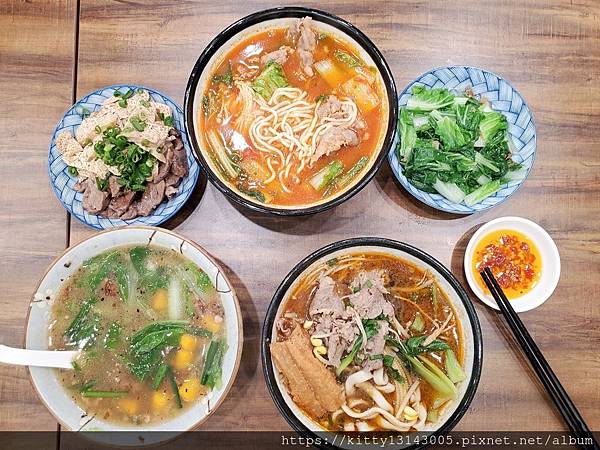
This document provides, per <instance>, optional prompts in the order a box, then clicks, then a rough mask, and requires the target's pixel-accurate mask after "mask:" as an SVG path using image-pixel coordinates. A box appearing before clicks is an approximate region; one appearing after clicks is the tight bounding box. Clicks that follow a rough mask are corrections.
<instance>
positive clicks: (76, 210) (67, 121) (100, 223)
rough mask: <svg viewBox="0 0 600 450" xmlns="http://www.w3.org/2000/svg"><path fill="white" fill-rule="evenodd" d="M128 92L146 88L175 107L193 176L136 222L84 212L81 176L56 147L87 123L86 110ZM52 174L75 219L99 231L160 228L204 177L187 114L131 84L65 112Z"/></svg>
mask: <svg viewBox="0 0 600 450" xmlns="http://www.w3.org/2000/svg"><path fill="white" fill-rule="evenodd" d="M117 89H118V90H120V91H122V92H127V90H128V89H133V90H136V89H144V90H146V91H148V93H149V94H150V97H151V98H152V100H154V101H155V102H160V103H164V104H166V105H169V106H170V107H171V110H172V111H173V126H174V127H175V128H176V129H177V130H178V131H179V132H180V133H181V139H182V140H183V145H184V148H185V152H186V154H187V160H188V166H189V173H188V175H187V176H186V177H184V178H183V180H181V183H180V184H179V192H177V194H176V195H175V196H174V197H173V198H171V199H170V200H168V201H163V202H162V203H161V204H160V205H158V207H157V208H156V209H155V210H154V211H153V212H152V214H151V215H149V216H145V217H136V218H135V219H132V220H121V219H110V218H107V217H100V216H94V215H92V214H89V213H88V212H87V211H84V209H83V204H82V201H83V194H82V193H80V192H78V191H77V190H75V188H74V187H73V186H74V185H75V183H77V177H74V176H71V175H69V173H68V166H67V165H66V164H65V162H64V161H63V160H62V158H61V155H60V152H59V151H58V149H57V148H56V142H55V140H56V136H58V134H59V133H60V132H61V131H63V130H67V131H69V132H70V133H71V134H73V135H75V130H76V129H77V127H78V126H79V125H81V122H83V114H82V113H83V112H84V111H86V109H87V110H88V111H89V112H93V111H96V110H98V109H100V108H101V107H102V102H104V101H105V100H106V99H108V98H110V97H112V96H113V94H114V92H115V91H116V90H117ZM48 174H49V176H50V184H51V185H52V190H53V191H54V193H55V194H56V197H57V198H58V199H59V200H60V202H61V203H62V204H63V206H64V207H65V209H66V210H67V211H69V213H71V215H72V216H73V217H76V218H77V219H79V220H80V221H81V222H83V223H84V224H86V225H89V226H90V227H93V228H96V229H98V230H102V229H107V228H113V227H119V226H123V225H133V224H135V225H149V226H157V225H160V224H161V223H163V222H165V221H167V220H168V219H170V218H171V217H172V216H174V215H175V214H176V213H177V211H179V209H180V208H181V207H182V206H183V205H184V203H185V202H186V201H187V200H188V199H189V198H190V195H191V194H192V192H193V191H194V187H195V186H196V183H197V182H198V177H199V176H200V166H199V165H198V163H197V162H196V160H195V158H194V156H193V153H192V151H191V148H190V143H189V141H188V137H187V134H186V132H185V118H184V115H183V112H182V111H181V109H180V108H179V106H177V104H176V103H175V102H174V101H173V100H171V99H170V98H169V97H167V96H166V95H164V94H161V93H160V92H158V91H155V90H154V89H150V88H147V87H145V86H137V85H130V84H118V85H113V86H108V87H105V88H102V89H98V90H97V91H94V92H91V93H89V94H88V95H86V96H85V97H83V98H81V99H80V100H78V101H77V103H75V104H74V105H73V106H71V108H70V109H69V110H68V111H67V112H66V113H65V115H64V116H63V118H62V119H61V121H60V122H59V124H58V125H57V126H56V129H55V130H54V133H53V135H52V139H51V141H50V147H49V151H48Z"/></svg>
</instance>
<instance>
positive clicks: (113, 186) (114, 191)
mask: <svg viewBox="0 0 600 450" xmlns="http://www.w3.org/2000/svg"><path fill="white" fill-rule="evenodd" d="M121 188H122V186H121V185H120V184H119V182H118V181H117V177H115V176H114V175H111V176H110V177H109V178H108V190H109V192H110V195H111V196H112V197H116V196H117V195H119V194H120V193H121Z"/></svg>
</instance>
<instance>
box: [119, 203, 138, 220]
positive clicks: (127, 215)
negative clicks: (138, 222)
mask: <svg viewBox="0 0 600 450" xmlns="http://www.w3.org/2000/svg"><path fill="white" fill-rule="evenodd" d="M137 216H138V211H137V202H135V203H132V204H131V205H130V206H129V208H128V209H127V211H125V212H124V213H123V215H122V216H121V217H120V219H121V220H131V219H135V218H136V217H137Z"/></svg>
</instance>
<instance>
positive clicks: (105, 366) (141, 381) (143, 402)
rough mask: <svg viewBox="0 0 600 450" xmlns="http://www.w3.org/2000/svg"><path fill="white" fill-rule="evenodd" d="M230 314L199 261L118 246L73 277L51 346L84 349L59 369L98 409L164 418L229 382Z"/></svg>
mask: <svg viewBox="0 0 600 450" xmlns="http://www.w3.org/2000/svg"><path fill="white" fill-rule="evenodd" d="M224 318H225V315H224V310H223V305H222V303H221V300H220V297H219V295H218V294H217V291H216V289H215V287H214V285H213V284H212V282H211V280H210V278H209V276H208V275H207V274H206V273H205V272H203V271H202V270H201V269H200V268H199V267H198V266H197V265H195V264H194V263H193V262H191V261H189V260H188V259H186V258H185V257H183V256H182V255H181V254H179V253H178V252H176V251H174V250H171V249H167V248H163V247H159V246H154V245H150V246H136V247H119V248H115V249H112V250H109V251H106V252H104V253H102V254H100V255H98V256H95V257H93V258H91V259H89V260H87V261H85V262H84V264H83V265H82V266H81V267H80V268H79V269H78V270H77V272H76V273H75V274H74V275H73V276H71V277H70V278H69V279H68V280H67V281H66V282H65V284H64V286H63V287H62V289H61V291H60V292H59V294H58V296H57V298H56V300H55V302H54V304H53V307H52V320H51V325H50V330H49V339H50V348H52V349H56V350H73V349H81V350H82V352H81V354H80V356H79V357H78V358H77V359H76V360H75V361H74V362H73V370H59V371H58V372H59V373H58V376H59V380H60V381H61V383H62V384H63V385H64V387H65V389H66V390H67V391H68V392H69V393H70V395H71V396H72V398H73V400H74V401H75V402H76V403H77V404H78V405H79V406H80V407H81V408H82V409H83V410H85V411H86V413H87V414H88V415H89V416H95V417H97V418H98V419H101V420H104V421H110V422H117V423H121V424H130V423H135V424H145V423H155V422H160V421H162V420H165V419H168V418H171V417H173V416H175V415H177V414H179V413H180V412H181V411H183V410H185V409H186V408H188V407H189V406H190V405H192V404H194V403H195V402H198V401H200V400H201V399H202V398H204V397H206V396H207V395H208V394H209V393H210V391H211V390H212V389H213V388H219V387H220V385H221V368H222V361H223V355H224V353H225V351H226V348H227V343H226V338H225V331H224V330H225V324H224Z"/></svg>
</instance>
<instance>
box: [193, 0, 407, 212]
mask: <svg viewBox="0 0 600 450" xmlns="http://www.w3.org/2000/svg"><path fill="white" fill-rule="evenodd" d="M304 16H310V17H311V18H313V19H316V20H317V21H320V22H324V23H326V24H328V25H331V26H333V27H335V28H337V29H338V30H340V31H342V32H344V33H345V34H347V35H348V36H350V37H351V38H353V39H354V40H355V41H356V42H357V43H358V44H359V45H360V46H361V47H362V49H363V50H364V51H366V52H367V53H368V54H369V56H370V57H371V58H372V59H373V62H374V63H375V65H376V66H377V69H378V70H379V73H380V74H381V77H382V79H383V84H384V88H385V89H384V90H385V94H386V95H387V97H388V103H389V108H388V109H389V111H388V121H387V122H388V123H387V125H388V128H387V131H386V134H385V137H384V139H383V142H382V144H381V148H380V149H379V154H378V155H377V157H376V158H375V161H374V162H373V164H372V166H371V167H370V169H369V170H368V171H367V172H366V173H365V174H364V175H363V176H362V178H361V179H360V180H359V181H358V182H357V183H356V184H355V185H354V186H352V187H351V188H350V189H348V190H347V191H345V192H343V193H342V194H341V195H338V196H334V197H332V198H331V199H329V200H328V201H326V202H324V203H321V204H319V205H314V206H311V207H304V208H303V207H293V208H285V209H284V208H280V207H273V206H267V205H263V204H260V203H258V202H257V203H255V202H253V201H251V200H249V199H247V198H245V197H242V196H241V195H239V194H238V193H237V192H236V191H235V190H234V189H232V188H231V187H229V186H228V185H227V184H226V183H225V182H223V180H221V178H220V177H219V176H218V175H217V174H215V173H214V172H213V170H212V169H211V168H210V165H209V164H208V162H207V161H206V159H205V157H204V155H203V150H202V149H201V146H200V144H199V142H198V140H197V139H196V125H195V123H194V100H195V97H196V90H197V87H198V83H199V81H200V77H201V75H202V73H203V70H204V69H205V67H206V64H207V63H208V61H209V60H210V58H211V57H212V56H214V55H215V53H216V52H217V51H218V50H219V49H220V48H221V47H222V46H223V45H224V44H226V42H227V41H228V40H229V39H230V38H232V37H233V36H235V35H236V34H238V33H240V32H242V31H244V30H245V29H247V28H248V27H250V26H252V25H256V24H259V23H262V22H266V21H269V20H274V19H280V18H288V17H298V18H300V17H304ZM183 110H184V115H185V128H186V132H187V134H188V139H189V140H190V144H191V147H192V153H193V154H194V156H195V158H196V160H197V161H198V163H199V164H200V166H201V167H202V168H203V169H204V172H205V173H206V174H207V177H208V179H209V180H210V182H211V183H212V184H213V185H214V186H216V188H217V189H218V190H219V191H221V192H222V193H223V194H225V196H226V197H227V198H229V199H230V200H233V201H234V202H236V203H238V204H239V205H242V206H244V207H246V208H249V209H251V210H253V211H258V212H262V213H267V214H274V215H279V216H301V215H308V214H315V213H318V212H322V211H325V210H328V209H330V208H333V207H335V206H338V205H340V204H341V203H343V202H345V201H346V200H348V199H350V198H351V197H353V196H354V195H356V194H357V193H358V192H359V191H360V190H362V189H363V188H364V187H365V186H366V185H367V184H368V183H369V182H370V181H371V179H372V178H373V177H374V176H375V174H376V173H377V171H378V170H379V168H380V167H381V165H382V164H383V162H384V160H385V159H386V156H387V154H388V152H389V148H391V146H392V144H393V142H394V137H395V134H396V123H397V117H398V94H397V90H396V83H395V81H394V76H393V74H392V71H391V69H390V67H389V65H388V64H387V62H386V60H385V58H384V57H383V54H382V53H381V51H380V50H379V49H378V48H377V47H376V46H375V44H374V43H373V42H372V41H371V40H370V39H369V38H368V37H367V36H366V35H365V34H364V33H363V32H362V31H360V30H359V29H358V28H357V27H356V26H354V25H352V24H351V23H350V22H348V21H346V20H344V19H342V18H340V17H338V16H335V15H333V14H330V13H328V12H325V11H322V10H319V9H316V8H306V7H300V6H279V7H276V8H270V9H265V10H262V11H258V12H255V13H252V14H250V15H247V16H245V17H242V18H241V19H238V20H237V21H235V22H234V23H232V24H231V25H229V26H227V28H225V29H224V30H223V31H221V32H220V33H219V34H218V35H217V36H215V37H214V38H213V39H212V40H211V41H210V43H209V44H208V45H207V46H206V48H205V49H204V51H203V52H202V53H201V54H200V56H199V57H198V59H197V60H196V63H195V64H194V67H193V69H192V72H191V73H190V77H189V79H188V83H187V86H186V89H185V100H184V107H183Z"/></svg>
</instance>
